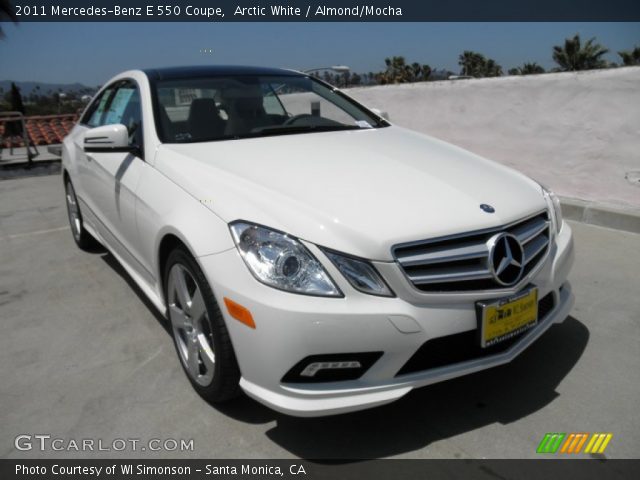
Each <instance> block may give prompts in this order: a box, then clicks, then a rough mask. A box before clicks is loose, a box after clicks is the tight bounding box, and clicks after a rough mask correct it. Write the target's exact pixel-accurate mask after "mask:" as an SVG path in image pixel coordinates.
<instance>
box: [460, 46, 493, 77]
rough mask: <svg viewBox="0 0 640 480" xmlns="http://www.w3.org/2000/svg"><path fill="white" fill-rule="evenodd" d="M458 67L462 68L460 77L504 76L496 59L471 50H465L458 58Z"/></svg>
mask: <svg viewBox="0 0 640 480" xmlns="http://www.w3.org/2000/svg"><path fill="white" fill-rule="evenodd" d="M458 65H460V66H461V67H462V70H461V71H460V75H465V76H470V77H476V78H480V77H499V76H500V75H502V67H501V66H500V65H499V64H498V63H497V62H496V61H495V60H494V59H492V58H486V57H485V56H484V55H482V54H481V53H478V52H473V51H471V50H465V51H464V52H462V53H461V54H460V55H459V56H458Z"/></svg>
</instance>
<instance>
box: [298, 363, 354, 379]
mask: <svg viewBox="0 0 640 480" xmlns="http://www.w3.org/2000/svg"><path fill="white" fill-rule="evenodd" d="M339 368H362V364H361V363H360V362H356V361H352V362H313V363H310V364H309V365H307V367H306V368H305V369H304V370H303V371H302V372H300V376H302V377H313V376H315V374H316V373H317V372H318V371H319V370H332V369H339Z"/></svg>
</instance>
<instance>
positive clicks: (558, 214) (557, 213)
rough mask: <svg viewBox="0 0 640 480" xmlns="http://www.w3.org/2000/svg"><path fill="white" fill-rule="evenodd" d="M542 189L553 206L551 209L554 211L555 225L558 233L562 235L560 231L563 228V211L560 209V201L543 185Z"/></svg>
mask: <svg viewBox="0 0 640 480" xmlns="http://www.w3.org/2000/svg"><path fill="white" fill-rule="evenodd" d="M541 187H542V191H543V192H544V194H545V197H546V198H547V203H550V204H551V208H552V210H553V223H554V224H555V226H556V233H560V229H561V228H562V209H561V208H560V199H559V198H558V196H557V195H556V194H555V193H553V192H552V191H551V190H549V189H548V188H547V187H544V186H542V185H541Z"/></svg>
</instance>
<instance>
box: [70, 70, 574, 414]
mask: <svg viewBox="0 0 640 480" xmlns="http://www.w3.org/2000/svg"><path fill="white" fill-rule="evenodd" d="M62 163H63V179H64V185H65V191H66V201H67V207H68V212H69V221H70V224H71V230H72V233H73V238H74V239H75V241H76V243H77V244H78V246H79V247H80V248H87V247H90V246H91V244H92V243H95V242H98V243H99V244H102V245H103V246H104V247H106V249H108V250H109V251H110V252H111V253H112V254H113V256H114V257H115V258H117V259H118V261H119V262H120V263H121V264H122V266H123V267H124V268H125V269H126V271H127V272H128V273H129V275H130V276H131V278H132V279H133V280H134V281H135V282H136V283H137V284H138V285H139V287H140V289H141V290H142V291H143V292H144V293H145V294H146V295H147V296H148V297H149V299H150V300H151V302H152V303H153V304H154V305H155V306H156V307H157V308H158V310H159V311H160V312H162V313H163V315H166V317H167V319H168V322H170V327H171V328H170V330H171V331H172V334H173V340H174V343H175V347H176V351H177V353H178V357H179V359H180V362H181V364H182V367H183V368H184V371H185V372H186V374H187V375H188V377H189V380H190V381H191V383H192V384H193V387H194V388H195V389H196V391H197V392H198V393H199V394H200V395H201V396H203V397H204V398H206V399H207V400H209V401H212V402H222V401H229V400H231V399H233V398H234V397H235V396H237V395H238V394H239V393H240V392H241V391H244V392H246V394H248V395H249V396H251V397H253V398H254V399H256V400H258V401H260V402H262V403H264V404H266V405H268V406H269V407H271V408H273V409H275V410H278V411H281V412H284V413H287V414H291V415H297V416H320V415H329V414H336V413H343V412H348V411H352V410H358V409H363V408H368V407H373V406H376V405H381V404H385V403H388V402H391V401H393V400H396V399H398V398H400V397H402V396H403V395H405V394H406V393H407V392H409V391H411V390H412V389H413V388H416V387H421V386H424V385H428V384H431V383H434V382H439V381H442V380H446V379H450V378H453V377H457V376H460V375H464V374H469V373H472V372H476V371H479V370H483V369H486V368H489V367H492V366H496V365H501V364H504V363H507V362H509V361H511V360H513V359H514V358H515V357H516V356H517V355H518V354H520V353H521V352H522V351H523V350H525V349H526V348H527V347H528V346H529V345H531V344H532V343H533V342H534V341H535V340H536V339H537V338H538V337H540V336H541V335H542V334H543V333H544V332H545V331H546V330H547V329H548V328H549V327H550V326H551V325H552V324H554V323H558V322H562V321H563V320H564V319H565V318H566V317H567V316H568V315H569V312H570V310H571V307H572V305H573V294H572V291H571V286H570V284H569V283H568V282H567V275H568V273H569V270H570V268H571V265H572V262H573V242H572V234H571V229H570V227H569V225H567V224H566V223H564V222H563V220H562V216H561V212H560V205H559V201H558V199H557V197H556V196H555V195H554V194H553V193H551V192H550V191H549V190H547V189H545V188H543V187H541V186H540V185H539V184H538V183H536V182H534V181H533V180H531V179H529V178H527V177H525V176H524V175H522V174H520V173H518V172H516V171H513V170H511V169H509V168H507V167H505V166H502V165H499V164H496V163H493V162H491V161H489V160H486V159H484V158H481V157H479V156H477V155H474V154H472V153H469V152H467V151H465V150H462V149H460V148H457V147H455V146H452V145H449V144H447V143H445V142H442V141H440V140H436V139H434V138H431V137H429V136H426V135H422V134H419V133H416V132H412V131H409V130H405V129H403V128H400V127H398V126H394V125H392V124H390V123H389V122H388V121H387V120H385V119H384V118H382V117H381V116H379V115H378V114H376V113H374V111H372V110H369V109H367V108H365V107H363V106H362V105H360V104H359V103H358V102H356V101H354V100H353V99H351V98H350V97H348V96H347V95H345V94H344V93H343V92H341V91H340V90H338V89H336V88H333V87H332V86H330V85H328V84H326V83H324V82H321V81H319V80H317V79H316V78H313V77H310V76H308V75H306V74H303V73H299V72H294V71H289V70H281V69H267V68H253V67H193V68H169V69H157V70H146V71H139V70H136V71H128V72H124V73H122V74H120V75H118V76H116V77H115V78H113V79H112V80H110V81H109V82H108V83H106V84H105V86H104V87H103V88H102V89H101V90H100V91H99V92H98V94H97V95H96V97H95V98H94V99H93V101H92V102H91V103H90V104H89V106H88V107H87V109H86V111H85V112H84V113H83V114H82V116H81V118H80V120H79V122H78V124H77V125H76V126H75V127H74V128H73V130H72V131H71V133H70V134H69V136H68V137H67V138H66V139H65V141H64V147H63V162H62ZM522 374H523V375H526V374H527V372H522Z"/></svg>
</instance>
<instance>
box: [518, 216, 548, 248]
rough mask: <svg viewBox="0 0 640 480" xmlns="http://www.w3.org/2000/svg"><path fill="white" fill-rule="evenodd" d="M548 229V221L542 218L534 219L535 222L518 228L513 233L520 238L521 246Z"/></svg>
mask: <svg viewBox="0 0 640 480" xmlns="http://www.w3.org/2000/svg"><path fill="white" fill-rule="evenodd" d="M546 228H547V221H546V220H545V219H544V218H541V217H534V218H533V221H530V222H526V223H524V224H522V225H518V226H516V227H515V228H514V229H513V230H511V233H512V234H513V235H515V236H516V237H518V241H519V242H520V243H521V244H523V245H524V244H526V243H528V242H530V241H531V240H533V239H534V238H535V237H537V236H538V235H540V234H541V233H542V232H544V230H545V229H546Z"/></svg>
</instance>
